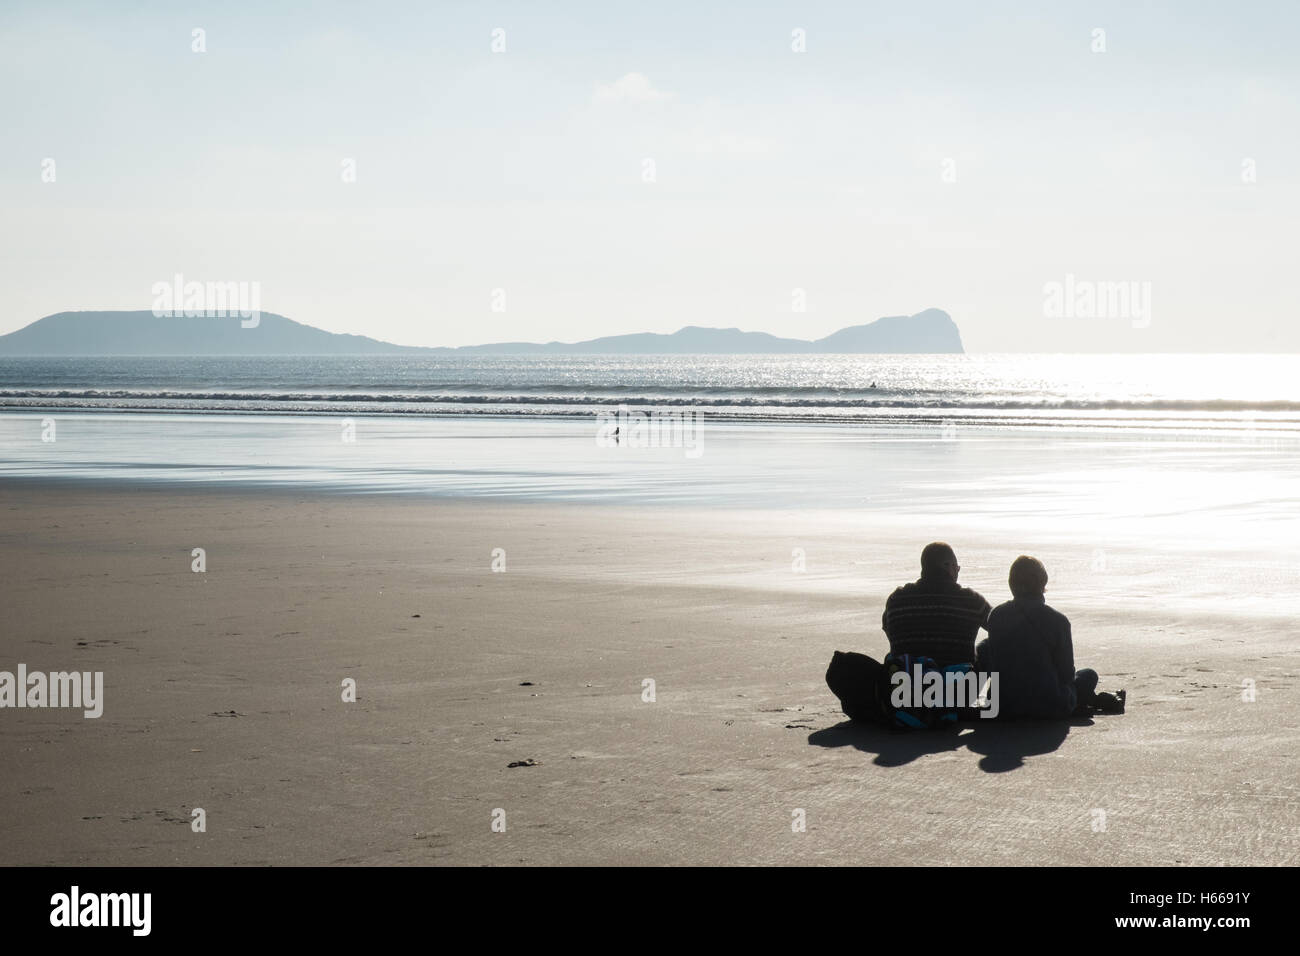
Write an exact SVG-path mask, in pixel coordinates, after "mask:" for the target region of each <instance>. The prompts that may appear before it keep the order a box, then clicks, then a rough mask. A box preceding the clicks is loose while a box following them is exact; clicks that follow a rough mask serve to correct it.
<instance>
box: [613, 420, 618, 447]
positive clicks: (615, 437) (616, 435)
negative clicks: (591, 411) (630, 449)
mask: <svg viewBox="0 0 1300 956" xmlns="http://www.w3.org/2000/svg"><path fill="white" fill-rule="evenodd" d="M614 444H615V445H617V444H618V426H617V425H615V426H614Z"/></svg>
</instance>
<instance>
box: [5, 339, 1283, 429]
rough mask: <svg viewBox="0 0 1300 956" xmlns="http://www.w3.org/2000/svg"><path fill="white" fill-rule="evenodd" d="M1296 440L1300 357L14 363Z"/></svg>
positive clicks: (403, 409) (75, 400)
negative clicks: (1251, 431) (1224, 432)
mask: <svg viewBox="0 0 1300 956" xmlns="http://www.w3.org/2000/svg"><path fill="white" fill-rule="evenodd" d="M619 405H627V406H629V407H632V408H667V407H673V408H695V409H699V410H700V411H701V413H702V414H706V415H708V416H709V417H710V418H713V419H716V420H726V421H768V422H848V423H852V422H908V421H915V420H926V419H931V418H935V417H938V418H962V419H966V418H970V419H980V420H985V421H988V422H989V423H997V424H1006V425H1012V424H1048V423H1059V424H1069V425H1072V426H1076V427H1084V426H1089V425H1092V426H1098V427H1125V426H1129V427H1145V426H1150V425H1164V426H1168V427H1191V428H1220V427H1228V428H1240V427H1254V428H1256V429H1259V428H1266V429H1272V428H1278V429H1283V430H1288V429H1293V428H1294V427H1295V426H1296V425H1297V424H1298V423H1300V355H1036V354H1035V355H1024V354H1015V355H1008V354H984V355H980V354H976V355H712V356H679V355H671V356H640V355H637V356H632V355H611V356H593V355H578V356H544V357H542V356H487V355H484V356H474V357H459V356H457V357H423V356H421V357H408V356H380V357H352V356H348V357H339V356H321V357H295V358H281V357H252V358H250V357H215V358H179V357H134V358H106V357H87V358H67V357H59V358H0V409H64V410H71V409H76V410H85V411H90V410H95V411H117V412H139V411H154V412H185V413H190V414H205V413H242V414H248V413H251V414H268V413H275V414H289V415H340V414H348V415H416V416H433V415H439V416H448V415H454V416H473V415H498V416H500V415H506V416H514V417H523V416H544V417H590V416H592V415H595V414H597V413H599V412H600V411H601V410H602V409H605V408H608V407H610V406H619Z"/></svg>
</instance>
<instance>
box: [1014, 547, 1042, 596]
mask: <svg viewBox="0 0 1300 956" xmlns="http://www.w3.org/2000/svg"><path fill="white" fill-rule="evenodd" d="M1007 583H1008V584H1009V585H1011V594H1012V596H1013V597H1031V596H1033V595H1036V594H1042V593H1043V591H1044V590H1045V589H1046V588H1047V568H1045V567H1043V562H1042V561H1039V560H1038V559H1037V558H1031V557H1029V556H1028V555H1026V554H1022V555H1021V556H1020V557H1018V558H1016V560H1014V561H1012V562H1011V573H1010V574H1009V575H1008V576H1007Z"/></svg>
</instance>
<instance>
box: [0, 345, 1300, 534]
mask: <svg viewBox="0 0 1300 956" xmlns="http://www.w3.org/2000/svg"><path fill="white" fill-rule="evenodd" d="M638 413H644V414H646V415H648V416H651V417H654V418H656V419H659V420H662V421H664V422H667V421H668V420H670V419H675V420H676V422H677V426H678V427H675V428H666V429H665V430H664V431H663V433H662V435H655V436H653V438H654V440H638V439H645V437H646V432H645V430H643V429H640V428H638V427H637V426H636V425H635V422H636V420H637V414H638ZM620 416H621V417H620ZM611 422H621V423H622V425H623V427H622V428H621V429H620V430H619V431H618V433H617V434H614V437H613V440H612V441H611V440H610V439H611V434H613V432H612V430H611V428H610V423H611ZM629 422H631V423H632V425H630V426H629ZM602 425H603V427H602ZM683 425H685V426H687V427H681V426H683ZM660 439H662V440H660ZM1298 473H1300V355H1037V354H1034V355H1023V354H1020V355H1004V354H971V355H795V356H791V355H714V356H679V355H673V356H630V355H611V356H593V355H575V356H504V355H496V356H491V355H477V356H472V357H471V356H384V357H305V358H279V357H257V358H249V357H216V358H170V357H135V358H104V357H86V358H68V357H60V358H12V357H11V358H4V359H0V477H8V478H21V479H26V480H37V481H57V480H79V481H92V482H146V483H164V484H172V485H175V484H184V485H202V486H220V487H224V488H279V489H305V488H310V489H317V490H322V491H343V492H348V493H405V494H422V495H434V496H468V497H493V498H500V499H550V500H562V501H570V502H581V503H621V504H635V505H654V504H665V503H668V504H678V505H699V504H704V505H709V506H717V507H757V508H771V507H777V508H811V507H816V508H854V509H877V510H880V511H882V512H883V511H892V512H893V513H895V514H898V513H905V512H907V511H908V509H911V510H914V511H922V510H927V509H928V510H929V511H930V512H931V513H938V514H944V513H958V512H960V513H962V514H966V515H968V516H969V515H971V514H974V513H975V512H981V513H985V514H988V515H993V514H1003V515H1010V516H1014V517H1021V518H1024V519H1025V520H1038V519H1051V520H1056V519H1059V518H1063V517H1070V518H1073V519H1079V520H1085V521H1089V520H1103V519H1110V518H1114V517H1116V516H1120V517H1123V516H1129V517H1138V516H1144V517H1146V518H1154V517H1161V516H1164V517H1168V518H1170V520H1172V521H1174V522H1178V521H1184V522H1185V521H1186V520H1187V519H1188V516H1192V518H1194V520H1196V521H1197V522H1199V523H1200V525H1201V526H1203V527H1206V528H1208V527H1209V524H1207V523H1206V522H1207V520H1208V519H1207V516H1208V515H1210V514H1214V515H1218V516H1220V517H1225V516H1226V517H1230V518H1233V519H1234V520H1235V519H1236V518H1241V517H1246V518H1249V519H1250V520H1251V521H1252V523H1254V524H1257V525H1259V526H1261V527H1262V526H1266V525H1267V526H1269V527H1273V528H1275V529H1277V528H1281V527H1283V526H1284V525H1286V526H1288V527H1290V524H1289V523H1290V522H1291V521H1292V520H1293V519H1295V518H1296V517H1297V515H1296V512H1297V507H1296V504H1295V494H1294V489H1295V478H1296V475H1297V474H1298ZM1279 519H1285V520H1284V521H1282V523H1281V524H1279V523H1278V521H1279ZM1270 521H1272V524H1269V522H1270Z"/></svg>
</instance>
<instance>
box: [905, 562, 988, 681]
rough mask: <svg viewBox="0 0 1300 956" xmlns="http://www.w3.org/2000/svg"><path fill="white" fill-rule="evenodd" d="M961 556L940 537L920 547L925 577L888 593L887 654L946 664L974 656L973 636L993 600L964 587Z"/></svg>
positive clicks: (974, 636)
mask: <svg viewBox="0 0 1300 956" xmlns="http://www.w3.org/2000/svg"><path fill="white" fill-rule="evenodd" d="M960 571H961V565H959V564H958V563H957V555H956V554H954V553H953V550H952V548H951V547H949V546H948V545H946V544H944V543H943V542H942V541H936V542H934V543H933V544H927V545H926V546H925V548H924V550H922V551H921V577H920V579H919V580H917V581H914V582H912V583H911V584H904V585H903V586H902V587H901V588H898V589H897V590H896V591H894V593H893V594H891V595H889V600H888V601H886V602H885V613H884V615H882V617H881V619H880V624H881V627H883V628H884V629H885V635H886V636H887V637H888V638H889V653H891V654H893V655H895V656H900V655H903V654H911V655H912V656H913V657H929V658H933V660H934V662H935V665H936V666H938V667H940V668H943V667H947V666H948V665H950V664H971V663H974V661H975V638H976V636H978V634H979V629H980V628H981V627H984V622H985V621H987V620H988V616H989V602H988V601H986V600H984V598H983V597H982V596H981V595H980V594H979V593H978V592H976V591H972V590H971V589H970V588H964V587H961V586H960V585H959V584H958V583H957V575H958V573H959V572H960Z"/></svg>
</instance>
